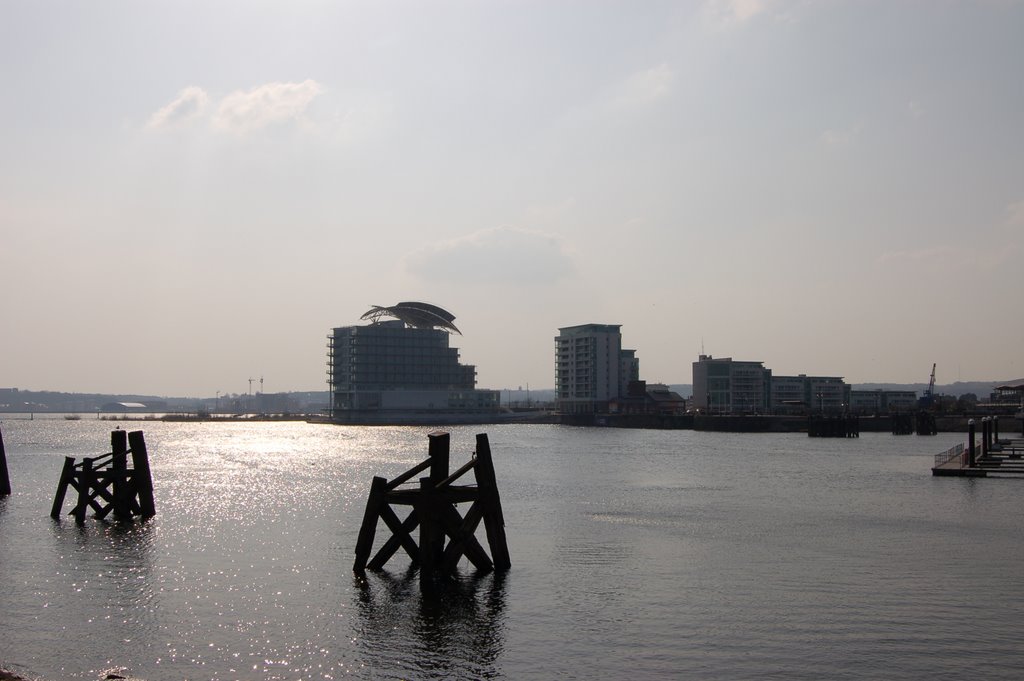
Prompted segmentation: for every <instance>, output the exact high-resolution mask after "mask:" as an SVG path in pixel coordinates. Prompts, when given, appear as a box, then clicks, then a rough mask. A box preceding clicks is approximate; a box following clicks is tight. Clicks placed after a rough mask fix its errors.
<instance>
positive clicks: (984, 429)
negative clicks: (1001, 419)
mask: <svg viewBox="0 0 1024 681" xmlns="http://www.w3.org/2000/svg"><path fill="white" fill-rule="evenodd" d="M981 458H982V460H984V459H987V458H988V417H987V416H986V417H985V418H983V419H982V420H981Z"/></svg>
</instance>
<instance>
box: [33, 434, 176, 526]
mask: <svg viewBox="0 0 1024 681" xmlns="http://www.w3.org/2000/svg"><path fill="white" fill-rule="evenodd" d="M110 445H111V451H110V452H109V453H108V454H101V455H100V456H97V457H85V458H83V459H82V462H81V463H78V464H76V463H75V458H74V457H72V456H67V457H64V466H63V468H62V469H61V474H60V480H59V482H58V483H57V493H56V494H55V495H54V497H53V506H52V507H51V508H50V517H52V518H53V519H54V520H57V519H59V518H60V513H61V510H62V509H63V507H64V499H65V497H66V496H67V491H68V487H71V488H73V489H74V490H75V491H77V492H78V497H77V499H76V501H75V506H74V508H73V509H72V510H71V512H70V513H69V515H73V516H74V517H75V522H76V523H77V524H78V525H82V524H84V523H85V515H86V512H87V511H88V510H89V509H90V508H92V509H93V510H94V511H95V512H96V518H97V519H103V518H105V517H107V515H109V514H110V513H111V512H113V513H114V517H116V518H118V519H122V520H124V519H129V518H131V517H132V516H141V517H142V518H150V517H152V516H153V515H154V514H155V513H156V510H155V504H154V501H153V477H152V474H151V472H150V469H149V456H148V454H147V452H146V442H145V438H144V437H143V434H142V431H141V430H140V431H134V432H131V433H126V432H125V431H123V430H115V431H113V432H111V434H110ZM129 453H130V454H131V455H132V464H133V465H132V468H129V467H128V454H129Z"/></svg>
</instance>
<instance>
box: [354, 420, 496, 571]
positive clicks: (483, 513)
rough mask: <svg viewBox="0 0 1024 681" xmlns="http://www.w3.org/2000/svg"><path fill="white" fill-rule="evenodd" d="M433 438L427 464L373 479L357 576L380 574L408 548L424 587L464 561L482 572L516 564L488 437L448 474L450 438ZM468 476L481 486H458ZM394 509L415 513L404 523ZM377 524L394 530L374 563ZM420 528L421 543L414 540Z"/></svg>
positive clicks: (358, 545) (479, 440) (358, 552)
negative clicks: (481, 538)
mask: <svg viewBox="0 0 1024 681" xmlns="http://www.w3.org/2000/svg"><path fill="white" fill-rule="evenodd" d="M428 438H429V443H430V444H429V458H428V459H427V460H426V461H423V462H421V463H420V464H418V465H416V466H415V467H413V468H412V469H410V470H408V471H406V472H405V473H403V474H401V475H399V476H398V477H397V478H395V479H393V480H391V481H388V480H387V479H386V478H382V477H374V478H373V482H372V484H371V485H370V494H369V498H368V499H367V500H366V510H365V512H364V514H363V523H362V526H361V527H360V529H359V537H358V539H357V541H356V550H355V553H356V560H355V563H354V565H353V570H354V571H355V572H356V573H362V572H364V571H365V570H366V569H367V568H369V569H371V570H380V569H382V568H383V567H384V565H385V564H386V563H387V562H388V560H389V559H390V558H391V557H392V556H393V555H394V554H395V553H396V552H397V551H398V549H404V550H405V552H406V553H407V554H408V556H409V558H410V560H411V561H412V563H413V565H414V566H417V567H419V570H420V581H421V583H422V582H423V581H424V580H425V579H427V578H430V577H434V576H438V575H441V574H444V573H448V572H452V571H454V570H455V567H456V566H457V565H458V562H459V560H461V558H462V557H463V556H465V557H466V558H468V559H469V561H470V562H471V563H473V565H474V566H475V567H476V568H477V569H478V570H480V571H484V572H489V571H491V570H508V569H509V568H510V567H511V566H512V563H511V560H510V559H509V553H508V544H507V542H506V539H505V519H504V517H503V515H502V511H501V500H500V498H499V496H498V485H497V481H496V479H495V474H494V462H493V461H492V459H491V447H490V444H489V443H488V440H487V435H485V434H481V435H477V436H476V452H475V453H474V455H473V457H472V458H471V459H470V461H469V462H468V463H466V464H465V465H464V466H462V467H461V468H459V469H458V470H457V471H455V472H454V473H451V474H449V473H448V459H449V446H450V437H449V434H448V433H443V432H438V433H431V434H430V435H429V436H428ZM428 469H429V476H428V477H423V478H419V480H418V483H419V484H418V485H416V486H410V487H405V488H403V487H402V485H404V484H405V483H407V482H409V481H410V480H412V479H413V478H414V477H415V476H416V475H418V474H420V473H422V472H424V471H427V470H428ZM469 471H473V473H474V475H475V477H476V485H456V484H454V483H455V481H456V480H458V479H459V478H460V477H462V476H463V475H465V474H466V473H468V472H469ZM461 503H471V504H472V505H471V506H470V507H469V510H468V511H466V515H465V516H463V515H462V514H461V513H460V512H459V511H458V509H457V508H456V505H457V504H461ZM392 506H408V507H409V508H410V509H411V510H410V512H409V515H408V516H407V517H406V518H405V520H402V519H400V518H399V517H398V514H397V513H396V512H395V510H394V509H393V508H392ZM378 519H380V520H383V521H384V523H385V524H386V525H387V526H388V529H390V530H391V537H390V538H389V539H388V540H387V542H385V543H384V545H383V546H382V547H381V548H380V549H379V550H378V551H377V553H376V555H374V556H373V558H372V559H371V558H370V554H371V552H372V551H373V540H374V536H375V534H376V529H377V521H378ZM481 521H483V523H484V527H485V528H486V531H487V541H488V544H489V546H490V549H491V555H490V556H488V555H487V552H486V551H484V549H483V547H482V546H481V545H480V542H478V541H477V539H476V537H475V536H474V532H475V531H476V528H477V526H478V525H479V524H480V522H481ZM417 528H419V543H418V544H417V543H416V541H415V540H414V539H413V537H412V532H413V531H414V530H416V529H417ZM446 541H447V545H446V543H445V542H446ZM492 557H493V558H492Z"/></svg>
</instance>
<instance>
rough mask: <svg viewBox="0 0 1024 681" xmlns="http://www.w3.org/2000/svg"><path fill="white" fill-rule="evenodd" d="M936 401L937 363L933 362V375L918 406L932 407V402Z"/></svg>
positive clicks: (923, 407)
mask: <svg viewBox="0 0 1024 681" xmlns="http://www.w3.org/2000/svg"><path fill="white" fill-rule="evenodd" d="M934 402H935V363H934V362H933V363H932V375H931V377H930V378H929V379H928V389H927V390H925V391H924V395H922V396H921V399H920V401H919V402H918V406H920V407H921V408H922V409H930V408H931V406H932V404H933V403H934Z"/></svg>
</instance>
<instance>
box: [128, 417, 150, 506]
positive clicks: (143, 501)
mask: <svg viewBox="0 0 1024 681" xmlns="http://www.w3.org/2000/svg"><path fill="white" fill-rule="evenodd" d="M128 442H129V444H130V445H131V448H132V465H133V466H135V473H134V474H133V475H132V481H133V482H134V485H133V486H134V488H135V491H136V492H137V493H138V495H139V509H140V510H141V511H142V517H143V518H152V517H153V516H154V515H156V502H155V501H154V499H153V474H152V473H151V472H150V470H149V453H148V452H147V451H146V439H145V438H144V437H143V435H142V431H141V430H135V431H132V432H130V433H128Z"/></svg>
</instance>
